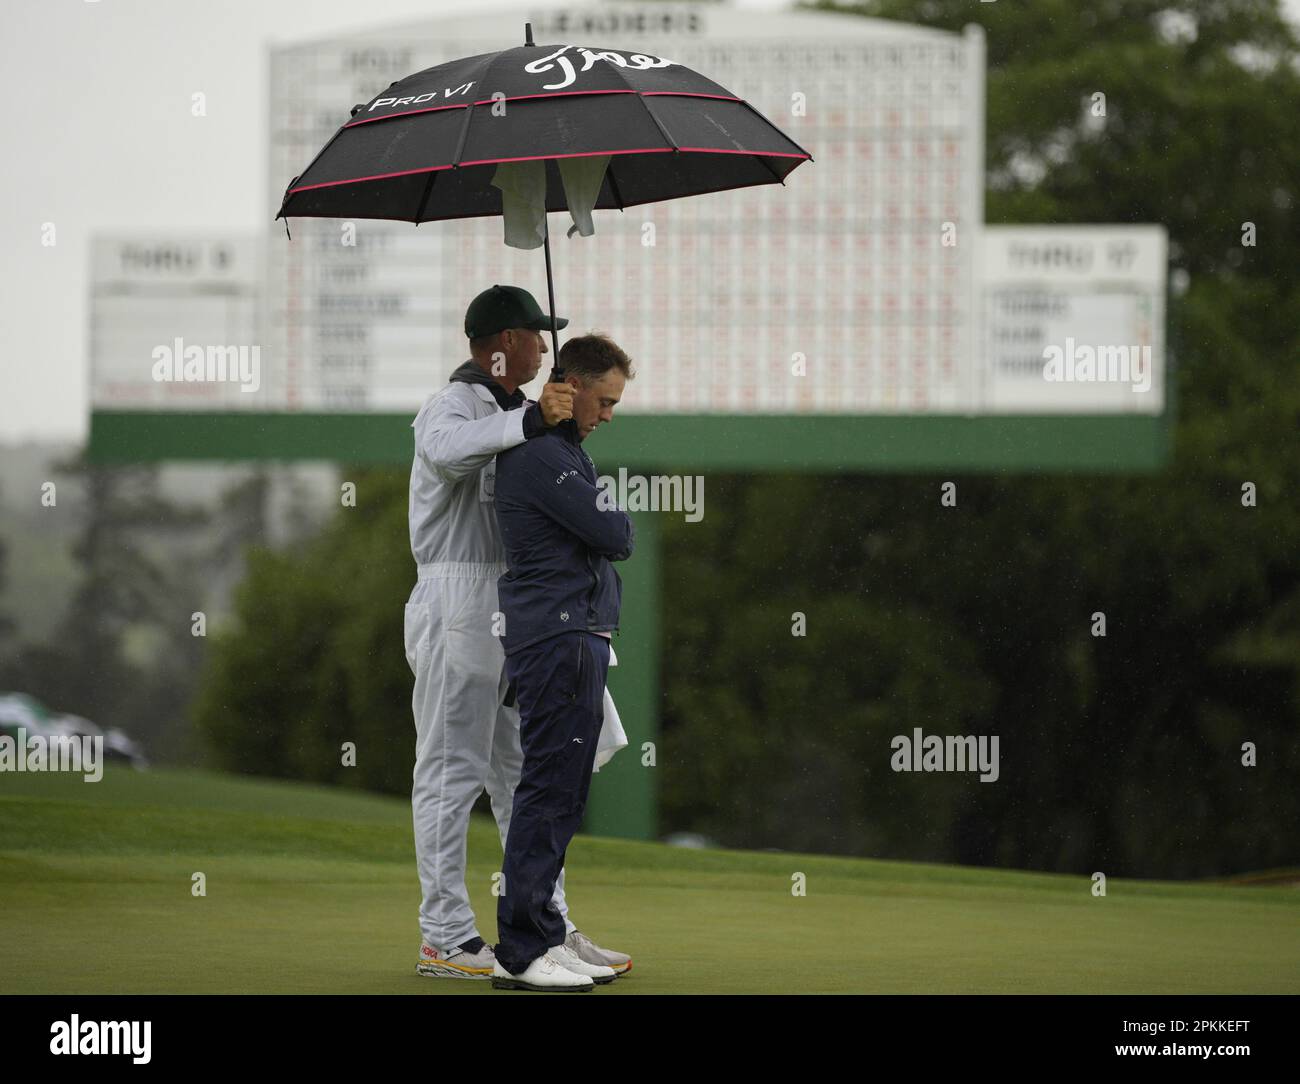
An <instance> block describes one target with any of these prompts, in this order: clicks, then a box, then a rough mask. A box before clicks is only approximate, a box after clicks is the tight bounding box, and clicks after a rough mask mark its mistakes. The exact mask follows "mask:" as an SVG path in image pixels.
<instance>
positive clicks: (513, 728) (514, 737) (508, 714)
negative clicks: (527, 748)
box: [487, 665, 577, 933]
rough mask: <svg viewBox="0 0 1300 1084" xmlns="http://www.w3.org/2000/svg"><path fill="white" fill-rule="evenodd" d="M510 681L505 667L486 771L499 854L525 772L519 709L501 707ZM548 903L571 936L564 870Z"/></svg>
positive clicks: (503, 848)
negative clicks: (497, 835) (488, 764)
mask: <svg viewBox="0 0 1300 1084" xmlns="http://www.w3.org/2000/svg"><path fill="white" fill-rule="evenodd" d="M508 685H509V679H508V678H507V677H506V674H505V667H504V665H503V666H502V670H501V699H499V700H498V701H497V703H498V704H500V705H501V706H500V708H499V709H498V711H497V716H496V730H495V732H494V733H493V736H492V758H491V765H490V766H489V769H488V781H487V791H488V796H489V797H490V798H491V799H492V815H493V816H494V817H495V818H496V822H497V831H498V832H499V833H500V835H501V850H502V851H503V852H504V851H505V849H506V835H507V834H508V833H509V831H510V812H511V809H512V808H513V806H514V800H515V787H517V786H518V785H519V776H520V773H522V772H523V770H524V751H523V748H522V747H521V746H520V744H519V709H518V708H517V707H509V708H508V707H506V706H505V704H504V703H503V701H504V699H505V692H506V688H507V686H508ZM551 903H553V904H554V905H555V909H556V910H557V911H559V912H560V917H561V918H562V919H564V929H565V932H566V933H572V932H573V931H574V930H575V929H576V928H577V927H576V926H574V924H573V923H572V921H570V919H569V902H568V900H566V899H565V898H564V870H562V869H561V870H560V876H559V877H558V878H557V879H556V882H555V892H554V893H552V895H551Z"/></svg>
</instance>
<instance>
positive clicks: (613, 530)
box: [522, 442, 635, 561]
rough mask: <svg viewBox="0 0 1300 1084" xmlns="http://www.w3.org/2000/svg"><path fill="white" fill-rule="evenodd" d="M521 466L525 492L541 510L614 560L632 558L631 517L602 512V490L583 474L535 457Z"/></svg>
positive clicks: (604, 510) (564, 465)
mask: <svg viewBox="0 0 1300 1084" xmlns="http://www.w3.org/2000/svg"><path fill="white" fill-rule="evenodd" d="M535 443H536V442H535ZM540 443H549V442H540ZM532 447H533V444H529V448H532ZM522 466H523V468H524V472H525V477H524V482H525V485H524V486H523V493H525V494H526V495H527V500H528V501H530V502H531V503H532V504H533V505H534V506H535V507H536V508H537V509H538V510H540V511H541V512H544V513H545V514H546V515H547V516H549V517H550V518H551V519H553V520H555V522H556V523H558V524H559V525H560V526H561V527H564V528H565V529H566V530H568V531H570V532H571V533H573V534H575V535H577V536H578V537H579V538H580V539H582V541H583V542H585V543H586V544H587V545H588V547H590V548H591V549H592V550H594V551H595V552H596V553H599V554H601V555H602V556H604V557H608V558H609V559H610V560H611V561H626V560H627V559H628V558H629V557H631V556H632V548H633V546H634V544H635V533H634V531H633V529H632V518H631V517H630V516H629V515H628V514H627V513H626V512H623V511H621V510H620V509H617V508H610V509H602V508H601V507H600V505H599V504H598V503H597V502H598V498H599V497H600V490H599V489H598V488H597V487H596V486H594V485H592V484H591V483H590V482H589V481H587V479H586V478H584V477H583V476H582V473H581V472H580V471H578V470H575V469H574V468H573V467H571V466H568V465H567V464H565V463H563V462H562V461H559V460H558V459H554V460H552V461H550V462H548V461H547V460H546V459H543V458H541V457H535V456H529V457H527V458H525V459H524V461H523V463H522Z"/></svg>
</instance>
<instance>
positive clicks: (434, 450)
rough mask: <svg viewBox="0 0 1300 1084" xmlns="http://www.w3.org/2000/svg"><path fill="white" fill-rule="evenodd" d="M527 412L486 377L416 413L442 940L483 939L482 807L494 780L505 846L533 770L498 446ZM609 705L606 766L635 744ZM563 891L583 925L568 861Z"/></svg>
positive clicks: (429, 764) (410, 608) (433, 932)
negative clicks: (473, 872) (510, 630)
mask: <svg viewBox="0 0 1300 1084" xmlns="http://www.w3.org/2000/svg"><path fill="white" fill-rule="evenodd" d="M485 375H486V374H485ZM524 414H525V408H520V409H514V410H502V408H501V406H500V405H499V404H498V403H497V401H496V399H495V397H494V396H493V394H492V390H491V389H490V388H489V387H487V386H486V385H485V384H482V383H464V382H459V381H457V382H453V383H450V384H448V385H447V386H446V387H444V388H442V389H441V390H439V391H438V392H436V393H434V394H433V395H431V396H430V397H429V398H428V399H427V400H426V401H425V403H424V405H423V407H421V409H420V412H419V414H417V415H416V417H415V421H413V422H412V423H411V425H412V427H413V428H414V430H415V456H414V460H413V462H412V464H411V490H410V502H409V507H408V512H409V520H410V533H411V553H412V555H413V556H414V558H415V562H416V566H417V575H418V579H417V581H416V584H415V587H414V588H413V589H412V591H411V596H410V599H409V600H408V602H407V603H406V617H405V641H406V661H407V663H408V664H409V665H410V667H411V671H412V673H413V674H414V675H415V690H414V693H413V696H412V710H413V713H414V716H415V771H414V780H413V785H412V788H411V807H412V815H413V819H414V827H415V855H416V865H417V867H418V869H419V874H420V888H421V891H422V893H423V900H422V902H421V904H420V932H421V934H422V935H423V937H424V940H425V942H426V943H427V944H429V945H432V946H434V947H436V948H440V949H443V950H449V949H451V948H454V947H456V946H458V945H461V944H463V943H464V942H466V941H468V940H470V939H472V938H474V937H476V936H480V935H479V933H478V931H477V929H476V927H475V922H474V912H473V910H472V909H471V908H470V904H469V894H468V892H467V890H466V887H465V851H466V832H467V829H468V826H469V815H470V810H471V808H472V807H473V805H474V802H475V801H476V800H477V798H478V796H479V795H480V794H481V793H482V792H483V789H484V788H485V787H486V789H487V792H488V796H489V798H490V800H491V804H492V813H493V816H494V817H495V818H496V822H497V829H498V831H499V832H500V835H501V846H502V849H503V850H504V848H505V841H506V834H507V831H508V830H509V827H510V812H511V806H512V803H513V799H514V792H515V787H516V785H517V784H518V782H519V774H520V771H521V770H522V768H523V752H522V750H521V748H520V744H519V711H518V708H517V707H513V706H511V707H506V706H505V704H504V700H505V697H506V690H507V685H508V682H507V678H506V675H505V653H504V651H503V650H502V647H501V640H500V635H501V633H502V631H503V630H502V627H501V624H500V623H501V621H502V620H503V618H502V617H501V616H500V613H499V606H498V604H497V578H498V577H499V576H500V575H501V574H502V573H503V572H504V571H505V567H506V566H505V549H504V546H503V545H502V542H501V535H500V530H499V528H498V527H497V519H496V509H495V506H494V504H493V500H492V497H493V481H494V478H495V474H496V454H497V453H498V452H501V451H504V450H505V449H507V448H513V447H514V446H515V445H516V444H521V443H522V442H523V441H524V428H523V423H524ZM605 707H606V712H605V714H606V726H605V729H604V730H603V731H602V733H601V736H600V741H599V744H598V757H597V761H598V765H599V764H600V763H604V762H605V761H607V760H608V759H609V757H610V756H612V755H613V753H614V751H616V750H617V749H619V748H622V747H623V746H625V745H626V744H627V738H626V736H625V735H624V734H623V731H622V727H621V725H620V723H619V719H618V713H617V711H615V710H614V709H613V702H612V701H611V700H610V699H609V695H608V693H606V700H605ZM552 899H553V902H554V904H555V907H556V909H557V910H558V911H559V912H560V914H561V915H562V916H563V918H564V922H565V927H566V930H567V931H569V932H571V931H572V930H573V929H574V926H573V923H572V922H570V921H569V910H568V905H567V904H566V902H565V898H564V873H563V871H561V872H560V877H559V879H558V881H557V882H556V885H555V894H554V896H553V897H552Z"/></svg>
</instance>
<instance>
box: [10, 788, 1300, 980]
mask: <svg viewBox="0 0 1300 1084" xmlns="http://www.w3.org/2000/svg"><path fill="white" fill-rule="evenodd" d="M410 819H411V814H410V805H409V803H406V802H403V801H401V800H400V799H393V798H384V797H379V796H375V795H367V794H361V793H358V792H356V791H351V790H340V789H331V788H326V787H315V786H307V785H303V784H298V783H286V782H278V781H269V780H255V779H250V778H246V777H232V776H222V775H215V774H210V773H202V772H180V771H157V770H156V771H150V772H132V771H130V770H127V769H120V768H119V769H117V770H113V766H110V768H109V769H108V770H107V771H106V773H105V776H104V778H103V780H102V781H101V782H99V783H93V784H90V783H84V782H82V781H81V779H80V777H78V776H68V775H57V774H32V775H15V774H11V773H5V774H3V775H0V905H2V906H0V993H4V994H32V993H235V992H249V993H291V992H305V993H411V994H465V995H474V996H489V997H515V998H521V997H526V996H527V995H526V994H520V993H507V992H503V991H494V990H492V988H491V984H490V983H486V982H466V981H456V980H444V979H430V978H423V977H420V976H418V975H416V974H415V970H414V964H415V958H416V952H417V949H418V947H419V930H418V927H417V924H416V911H417V908H418V905H419V886H418V882H417V879H416V873H415V859H414V851H413V847H412V837H411V823H410ZM500 857H501V848H500V842H499V840H498V837H497V834H496V828H495V826H494V825H493V824H492V822H491V821H490V820H489V819H487V818H480V817H475V818H474V823H473V825H472V826H471V829H470V838H469V878H468V880H469V886H470V893H471V897H472V901H473V904H474V908H475V911H476V913H477V915H478V920H479V930H480V932H481V933H482V934H483V936H484V937H486V938H487V939H488V940H489V941H491V940H494V939H495V932H496V922H495V906H494V905H495V902H496V901H495V899H494V897H493V896H492V894H491V885H492V874H493V873H494V872H496V871H497V870H498V869H499V868H500ZM567 868H568V876H567V881H566V888H567V889H568V895H569V901H570V907H571V910H572V914H573V917H574V919H575V921H576V922H577V923H578V924H579V927H580V928H581V929H583V930H584V931H585V932H587V933H588V934H590V935H591V936H592V937H594V938H595V939H596V941H597V942H599V943H600V944H604V945H607V946H609V947H611V948H617V949H621V950H623V951H625V952H629V953H631V954H632V957H633V960H634V965H633V972H632V974H631V975H629V976H628V977H627V978H625V979H620V980H619V981H618V982H616V983H614V984H613V985H612V986H609V987H605V988H602V989H601V990H600V991H599V992H598V993H597V994H596V995H594V996H598V997H617V996H620V995H625V994H627V993H633V992H636V993H776V992H798V993H840V992H861V993H951V994H958V993H1300V890H1298V889H1297V888H1296V887H1294V884H1292V885H1286V884H1270V885H1267V886H1258V887H1255V886H1252V887H1236V886H1228V885H1220V884H1208V883H1195V884H1174V883H1167V882H1153V881H1128V880H1114V879H1112V880H1111V881H1110V882H1109V884H1108V887H1107V895H1106V896H1105V898H1097V897H1094V896H1093V895H1092V894H1091V886H1090V881H1089V879H1088V878H1087V877H1086V876H1059V875H1047V874H1036V873H1017V872H1007V871H991V870H985V869H975V868H967V867H957V866H938V865H921V864H911V863H901V862H880V861H869V860H860V859H845V858H826V857H817V856H813V855H798V854H786V853H773V852H762V853H756V852H744V851H722V850H707V851H700V850H686V849H681V848H672V847H666V846H663V845H661V844H654V843H634V842H628V841H624V840H615V839H599V838H592V837H587V836H579V837H578V838H577V839H575V840H574V842H573V845H572V846H571V847H570V848H569V853H568V867H567ZM196 872H201V873H203V874H205V875H206V879H207V895H206V896H204V897H194V896H193V895H191V876H192V875H193V874H194V873H196ZM796 873H802V874H804V875H805V876H806V878H807V894H806V895H805V896H795V895H793V894H792V893H791V884H792V880H791V878H792V876H793V875H794V874H796Z"/></svg>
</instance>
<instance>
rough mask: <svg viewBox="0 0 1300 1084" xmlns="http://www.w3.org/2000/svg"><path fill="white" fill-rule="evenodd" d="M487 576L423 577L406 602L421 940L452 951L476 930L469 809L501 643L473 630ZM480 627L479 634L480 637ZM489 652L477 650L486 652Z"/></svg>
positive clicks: (487, 747) (484, 753)
mask: <svg viewBox="0 0 1300 1084" xmlns="http://www.w3.org/2000/svg"><path fill="white" fill-rule="evenodd" d="M489 598H490V605H489V606H488V607H487V609H488V610H489V611H495V609H496V584H495V581H494V580H492V579H484V580H475V579H473V578H454V577H448V578H442V577H439V578H433V579H428V580H422V581H421V582H420V583H418V584H417V585H416V587H415V590H414V591H413V592H412V593H411V601H409V602H408V603H407V605H406V628H405V632H406V657H407V662H408V664H410V667H411V670H412V672H413V673H414V675H415V690H414V693H413V695H412V710H413V714H414V717H415V732H416V747H415V770H414V773H413V780H412V787H411V811H412V818H413V826H414V829H415V854H416V865H417V868H418V870H419V874H420V888H421V893H422V901H421V904H420V932H421V934H422V935H423V937H424V939H425V941H427V942H428V943H429V944H431V945H434V946H436V947H438V948H442V949H450V948H453V947H455V946H457V945H460V944H462V943H463V942H465V941H467V940H469V939H470V938H472V937H475V936H478V935H479V934H478V930H477V929H476V927H475V922H474V912H473V910H472V909H471V907H470V903H469V894H468V891H467V890H466V886H465V843H466V833H467V831H468V827H469V816H470V810H471V809H472V808H473V806H474V802H475V800H476V799H477V798H478V796H479V794H481V793H482V791H483V786H484V783H485V781H486V777H487V772H488V758H489V755H490V752H491V744H492V726H493V720H494V719H495V717H496V708H497V704H498V703H499V701H498V699H497V692H498V690H497V675H498V674H499V671H500V662H499V658H500V656H499V655H498V657H497V658H493V657H492V656H491V654H490V652H491V650H492V648H493V646H495V647H496V650H497V651H498V652H500V645H499V643H497V642H496V641H495V638H494V637H492V636H491V635H490V633H489V632H487V630H486V629H485V630H483V632H480V631H479V629H478V625H479V624H480V623H481V621H482V617H483V612H484V609H485V607H484V605H483V601H484V600H485V599H489ZM485 633H486V640H485V635H484V634H485ZM485 643H486V651H487V652H488V658H487V659H486V660H485V659H484V658H483V657H482V655H483V653H484V650H485Z"/></svg>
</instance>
